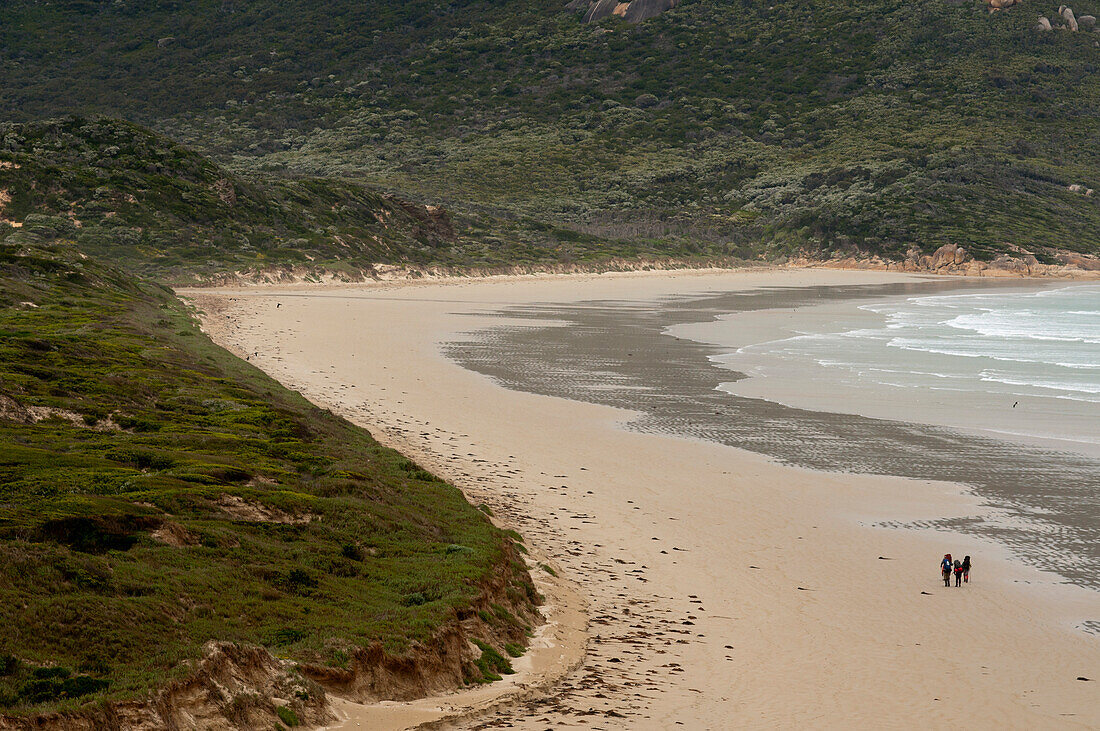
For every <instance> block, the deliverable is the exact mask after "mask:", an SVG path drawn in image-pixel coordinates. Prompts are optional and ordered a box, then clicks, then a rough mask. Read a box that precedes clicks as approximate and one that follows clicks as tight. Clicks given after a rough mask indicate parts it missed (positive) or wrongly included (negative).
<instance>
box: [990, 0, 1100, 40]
mask: <svg viewBox="0 0 1100 731" xmlns="http://www.w3.org/2000/svg"><path fill="white" fill-rule="evenodd" d="M990 2H991V3H993V2H1013V3H1015V2H1017V0H990ZM993 10H994V8H993V6H992V5H990V10H989V12H993ZM1057 19H1058V20H1060V21H1061V22H1060V23H1059V24H1058V25H1054V24H1053V23H1051V22H1050V19H1049V18H1047V17H1046V16H1039V22H1038V23H1036V24H1035V30H1038V31H1048V30H1055V29H1057V30H1068V31H1070V32H1071V33H1076V32H1077V31H1079V30H1084V31H1088V30H1093V29H1094V28H1095V29H1096V30H1097V31H1100V28H1096V16H1095V15H1082V16H1081V17H1080V18H1078V17H1077V16H1075V15H1074V14H1073V8H1070V7H1066V6H1065V5H1063V6H1061V7H1060V8H1058V15H1057Z"/></svg>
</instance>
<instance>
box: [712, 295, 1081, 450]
mask: <svg viewBox="0 0 1100 731" xmlns="http://www.w3.org/2000/svg"><path fill="white" fill-rule="evenodd" d="M858 309H859V310H862V311H864V312H865V313H868V316H867V317H856V318H842V320H843V323H842V324H840V325H839V326H838V327H836V328H835V329H833V330H829V329H828V328H825V331H823V332H822V331H820V330H819V331H817V332H813V333H799V334H796V335H793V336H791V337H786V338H783V339H780V340H773V341H770V342H765V343H758V344H754V345H748V346H744V347H741V348H740V349H738V351H737V352H736V353H730V354H729V355H728V356H722V357H719V358H717V359H716V360H718V361H720V362H722V363H724V364H725V365H727V366H728V367H730V368H733V369H734V370H740V371H743V372H748V373H750V374H751V375H752V376H753V378H751V379H750V381H752V382H751V383H750V382H738V383H736V384H729V386H728V387H727V388H726V390H729V391H731V392H734V393H741V394H748V395H753V396H757V397H763V398H772V397H773V394H774V397H775V398H777V399H779V398H781V399H782V400H783V401H784V402H791V403H795V404H799V403H801V404H804V405H810V406H812V407H816V408H825V409H838V410H851V411H854V412H856V413H864V414H877V415H886V414H889V415H891V416H893V417H894V418H901V419H906V418H909V416H908V414H909V413H910V412H911V413H912V417H911V418H914V419H918V420H919V419H921V418H925V419H937V418H939V416H940V415H941V414H942V415H943V418H944V419H945V422H944V423H949V422H951V421H952V419H955V420H957V421H958V422H959V423H960V424H964V423H965V424H966V425H969V426H976V427H979V428H987V429H989V430H990V431H993V430H1008V431H1012V432H1013V433H1028V434H1031V435H1033V436H1037V437H1051V436H1053V435H1054V434H1055V433H1056V434H1057V435H1058V437H1059V438H1066V439H1071V440H1075V441H1076V440H1078V439H1084V440H1088V441H1090V442H1091V441H1093V440H1094V438H1095V436H1096V435H1097V434H1100V409H1098V407H1097V405H1098V404H1100V285H1095V284H1085V285H1071V286H1066V287H1059V288H1056V289H1048V290H1041V291H1035V292H1023V293H1021V292H1019V291H1016V292H1008V291H1003V290H1000V291H992V292H982V293H978V294H954V295H951V294H949V295H935V296H919V297H909V298H896V299H892V300H888V301H884V302H876V303H872V304H866V305H862V306H861V307H859V308H858ZM805 366H810V367H811V368H813V369H816V370H811V371H809V373H811V374H812V375H811V376H810V379H811V380H812V383H813V385H812V386H810V387H804V386H800V385H799V384H798V382H797V381H796V382H795V384H794V386H793V387H792V385H791V382H790V380H789V378H790V377H795V378H798V376H794V374H796V373H798V370H797V368H798V367H805ZM802 377H803V378H804V377H805V376H802ZM876 388H893V389H898V388H901V389H903V390H904V391H905V392H907V393H910V394H915V395H914V397H913V401H912V403H911V404H909V406H906V404H904V403H901V402H900V401H896V400H895V399H893V398H892V397H891V396H889V395H888V394H885V393H883V394H878V395H876V393H877V392H876V391H875V389H876ZM792 389H793V390H792ZM943 391H951V392H954V393H958V394H960V398H959V399H958V400H956V401H954V402H952V404H951V405H950V410H951V411H953V412H958V411H959V409H962V410H963V411H964V412H966V413H965V414H964V415H963V416H962V417H959V416H958V414H957V413H956V415H955V416H951V415H950V414H948V413H947V411H946V409H947V405H946V404H942V403H941V402H940V401H937V400H936V399H934V398H931V395H932V394H933V393H935V392H943ZM921 393H925V394H928V395H929V399H923V398H922V397H920V396H919V394H921ZM895 394H896V392H895ZM874 399H878V403H879V404H889V406H888V407H887V406H875V404H873V403H872V401H873V400H874ZM1006 400H1007V408H1009V411H1010V413H1007V414H1006V413H1005V411H1004V410H1003V408H1005V406H1004V405H1005V404H1006ZM1017 400H1018V401H1019V402H1020V406H1021V408H1019V409H1015V408H1014V403H1015V402H1016V401H1017ZM1044 403H1045V404H1046V405H1044ZM1073 403H1075V404H1077V406H1073V407H1071V406H1070V404H1073ZM932 404H940V405H939V406H933V405H932ZM1059 404H1062V405H1063V406H1059ZM987 405H988V406H987ZM989 406H993V407H995V409H994V411H996V415H995V416H994V415H992V412H991V415H990V416H989V417H988V418H986V417H985V416H984V415H983V413H982V412H983V411H985V410H989ZM876 408H877V409H879V410H878V411H875V409H876ZM932 409H936V411H932ZM1029 430H1033V431H1029Z"/></svg>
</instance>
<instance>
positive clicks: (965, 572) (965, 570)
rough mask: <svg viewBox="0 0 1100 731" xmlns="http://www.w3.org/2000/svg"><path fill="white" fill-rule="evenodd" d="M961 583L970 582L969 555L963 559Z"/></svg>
mask: <svg viewBox="0 0 1100 731" xmlns="http://www.w3.org/2000/svg"><path fill="white" fill-rule="evenodd" d="M963 583H964V584H969V583H970V556H967V557H966V558H964V559H963Z"/></svg>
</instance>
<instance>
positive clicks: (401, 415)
mask: <svg viewBox="0 0 1100 731" xmlns="http://www.w3.org/2000/svg"><path fill="white" fill-rule="evenodd" d="M919 281H921V280H919V279H918V278H915V277H903V276H899V275H892V274H886V273H866V272H836V271H821V270H812V271H789V270H785V271H776V272H744V273H709V274H707V273H698V272H690V273H682V274H676V275H670V274H668V273H662V274H660V275H650V276H644V275H633V276H598V277H597V276H589V277H569V278H564V277H552V278H541V279H538V278H522V279H514V280H500V281H481V282H460V283H452V284H446V285H445V284H429V285H422V286H400V287H396V286H390V287H361V288H337V287H327V288H323V289H320V288H318V289H310V288H301V287H299V288H295V289H292V290H274V289H253V290H241V291H237V292H229V291H224V292H222V293H221V294H220V295H218V296H217V301H215V300H211V299H208V298H209V297H210V296H211V293H210V292H209V291H206V292H204V293H202V297H200V299H199V300H197V302H198V304H199V305H200V306H202V307H204V309H206V311H207V314H208V317H207V323H208V329H209V330H210V332H211V333H212V335H214V336H215V338H216V339H217V340H218V341H219V342H221V343H223V344H225V345H227V346H228V347H230V348H231V349H233V350H234V351H236V352H238V353H239V354H242V355H245V354H247V355H248V356H249V357H250V360H252V362H254V363H256V364H257V365H259V366H260V367H262V368H264V369H265V370H267V371H268V372H269V373H271V374H272V375H274V376H275V377H277V378H279V380H281V381H282V382H283V383H286V384H287V385H289V386H291V387H293V388H297V389H299V390H301V391H302V392H303V394H305V395H306V396H307V397H309V398H310V399H312V400H314V401H316V402H318V403H321V404H323V405H328V406H330V407H331V408H333V410H334V411H337V412H338V413H342V414H344V415H346V416H348V417H349V418H351V419H352V420H353V421H356V422H357V423H360V424H362V425H364V426H366V427H367V428H369V429H371V430H372V432H374V433H375V434H376V436H378V437H379V438H380V439H382V440H383V441H385V442H386V443H388V444H391V445H392V446H395V447H397V448H399V449H402V450H404V451H406V452H408V453H410V454H411V455H413V456H415V457H417V458H418V459H420V461H422V462H424V463H425V464H426V466H428V467H430V468H432V469H433V470H435V471H436V472H438V473H439V474H441V475H442V476H444V477H446V478H448V479H450V480H452V481H453V482H454V483H455V484H457V485H459V486H460V487H461V488H463V490H465V491H466V492H467V494H468V495H469V496H470V499H471V500H472V501H474V502H475V503H481V502H484V503H486V504H488V505H489V506H490V507H491V508H492V509H493V510H494V512H495V513H497V514H498V515H499V516H501V518H502V520H504V521H505V522H507V523H508V524H510V525H513V526H515V527H516V528H517V529H518V530H520V531H521V532H522V533H523V534H524V536H525V538H526V540H527V541H528V543H529V544H532V545H534V546H537V547H538V548H539V549H540V550H542V551H544V552H545V554H546V556H547V560H548V561H550V562H552V563H553V564H554V565H556V566H557V567H559V569H560V570H561V573H562V574H563V575H564V576H565V577H566V578H569V579H572V580H573V581H574V582H575V583H576V584H577V585H578V586H579V588H580V591H581V593H582V594H583V595H585V596H586V597H587V600H588V614H589V647H588V649H589V652H588V655H587V657H586V659H585V661H584V663H583V665H582V666H581V667H580V668H579V669H578V670H576V671H575V672H573V673H572V674H570V675H569V676H568V677H567V678H566V679H565V680H564V681H563V682H562V683H561V684H559V686H558V687H557V688H556V689H555V690H554V691H553V692H551V693H545V692H539V693H536V694H535V695H533V696H529V697H527V698H526V699H524V700H521V701H519V702H518V703H515V704H513V705H511V706H509V707H508V708H506V709H503V710H499V711H495V712H493V713H490V714H489V715H488V716H481V717H479V718H478V719H477V720H472V721H470V722H469V723H468V725H470V726H474V727H484V726H502V725H506V724H511V725H512V726H513V727H519V728H547V727H570V726H571V727H576V728H672V727H675V726H676V725H677V724H682V725H683V726H684V727H686V728H731V727H746V726H747V727H773V726H776V725H779V726H788V727H791V726H799V727H801V726H807V725H812V726H841V725H851V724H859V725H861V726H876V727H877V726H914V725H919V726H932V727H946V726H952V727H957V726H965V727H975V728H982V727H985V728H992V727H1006V726H1007V727H1037V726H1038V727H1059V726H1065V727H1090V726H1091V727H1095V726H1096V725H1098V724H1100V682H1094V681H1078V680H1077V679H1076V678H1077V677H1078V676H1084V677H1089V678H1097V677H1098V676H1100V645H1098V640H1097V638H1096V637H1094V636H1090V635H1086V634H1084V633H1082V632H1080V631H1079V630H1076V629H1074V626H1075V625H1076V624H1078V623H1079V621H1080V620H1081V618H1082V617H1087V616H1089V615H1090V613H1095V608H1096V595H1095V593H1094V592H1091V591H1087V590H1084V589H1078V588H1074V587H1069V586H1064V585H1058V584H1048V583H1044V584H1043V591H1037V590H1036V585H1035V584H1034V583H1026V582H1034V581H1036V579H1037V573H1036V572H1035V570H1034V569H1032V568H1030V567H1028V566H1025V565H1022V564H1021V563H1019V562H1017V561H1014V560H1010V557H1009V556H1008V554H1007V552H1006V551H1005V550H1004V549H1001V548H998V547H997V546H996V545H994V544H992V543H990V542H989V541H988V540H987V539H984V538H982V537H980V536H975V535H963V534H949V533H945V532H936V533H933V532H931V531H926V532H921V531H911V530H897V529H889V528H886V527H882V526H883V525H884V524H887V523H891V524H897V523H910V524H920V523H921V522H922V521H940V520H944V519H960V520H962V519H966V518H968V517H970V516H974V515H977V514H981V513H982V512H983V511H984V510H985V509H984V508H983V507H982V506H981V505H980V502H981V500H980V499H979V498H978V497H977V496H976V495H974V494H969V493H967V492H966V491H965V490H963V489H962V488H961V487H960V486H959V485H957V484H955V483H952V482H947V481H937V480H932V479H925V478H921V479H905V478H897V477H888V476H881V475H853V474H844V473H836V472H821V471H813V470H810V469H806V468H804V467H798V466H792V465H790V464H780V463H779V462H778V461H776V460H775V459H773V458H771V457H769V456H767V455H766V454H763V453H756V452H752V451H748V450H745V449H738V448H732V447H729V446H725V445H723V444H719V443H715V442H712V441H707V440H706V439H707V438H708V435H707V434H698V435H695V436H696V437H697V438H685V437H682V436H675V435H674V434H673V433H657V431H658V430H647V431H642V430H639V428H638V423H639V422H638V419H639V418H641V419H644V418H645V415H644V414H639V413H638V412H635V411H631V410H627V409H624V408H615V407H611V406H607V405H601V404H597V403H583V402H578V401H573V400H567V399H564V398H557V397H554V396H548V395H541V394H535V393H528V392H521V391H516V390H508V389H505V388H503V387H502V386H500V385H498V383H497V382H495V381H494V380H493V379H492V378H490V377H488V376H486V375H483V374H478V373H475V372H472V371H471V370H468V369H465V368H462V367H460V366H458V365H457V364H456V363H455V362H453V361H452V360H449V359H448V358H446V357H445V356H444V354H443V352H442V345H441V344H443V343H453V342H455V341H456V340H465V341H467V342H473V341H476V338H473V339H471V338H469V337H467V336H464V335H463V333H468V332H470V331H474V330H478V329H483V328H487V327H496V326H500V325H502V324H508V325H514V326H515V327H517V328H530V327H531V325H532V324H535V325H537V326H541V325H542V324H544V323H545V322H546V320H544V319H543V320H537V321H536V322H534V323H533V322H532V320H530V319H526V318H519V319H505V318H503V317H501V316H500V315H498V314H494V313H496V312H498V311H499V310H500V309H502V308H504V307H508V306H518V305H530V304H533V303H553V305H552V306H549V307H548V308H547V313H546V314H545V317H551V316H552V315H551V314H550V310H552V309H553V308H555V307H558V308H560V306H561V305H562V303H576V302H590V301H593V300H618V301H623V300H625V301H633V302H636V303H639V304H638V306H637V307H636V308H635V309H636V310H637V311H639V312H643V313H644V312H646V311H647V310H652V309H653V308H652V306H651V305H648V304H643V303H646V302H649V301H652V300H654V299H656V298H661V297H667V296H672V295H685V294H690V293H706V292H715V291H719V290H722V291H746V292H747V291H749V290H752V289H753V288H759V287H773V286H779V287H805V286H828V287H832V286H852V285H860V286H864V285H877V284H892V283H897V282H919ZM776 296H779V295H776ZM277 303H278V304H279V305H281V306H279V307H276V304H277ZM627 352H630V351H627ZM651 355H652V354H651ZM574 356H575V354H570V353H569V352H568V350H567V349H561V350H558V351H555V352H554V353H550V354H543V355H542V356H540V359H541V360H542V362H551V363H553V362H557V361H568V359H569V358H571V357H574ZM632 357H635V356H629V355H628V356H624V359H625V358H632ZM647 357H649V356H647ZM538 360H539V359H534V360H532V362H531V365H530V366H529V367H531V368H534V367H535V366H534V363H535V362H536V361H538ZM567 365H568V364H567ZM563 370H564V371H567V372H571V373H577V372H579V371H578V369H577V368H572V370H570V369H569V368H564V369H563ZM589 372H592V369H589ZM619 375H621V373H619V374H618V375H616V372H615V371H614V370H611V371H609V372H606V373H603V374H602V376H601V374H600V373H595V375H594V376H593V380H594V382H593V383H591V384H587V385H586V388H589V389H592V388H597V387H600V386H601V385H606V383H607V382H608V379H612V380H615V379H618V376H619ZM497 377H498V378H499V377H500V376H499V374H498V375H497ZM601 378H602V379H603V380H602V383H601ZM727 380H728V378H727ZM615 382H616V383H617V390H618V391H622V388H621V387H622V386H623V385H624V383H623V382H621V380H615ZM625 385H627V386H631V385H633V386H637V387H638V389H644V388H645V385H644V384H630V383H626V384H625ZM639 393H641V391H639ZM624 425H625V426H626V427H627V428H624ZM974 469H975V470H980V469H982V465H980V464H979V465H975V466H974ZM948 550H950V551H951V552H952V553H957V554H960V555H961V554H964V553H970V554H971V555H973V556H974V557H975V564H976V569H975V573H974V578H973V583H972V584H971V585H970V586H968V587H966V588H964V589H953V588H952V589H950V590H948V589H945V588H944V587H943V584H942V582H941V581H940V580H939V575H938V572H937V569H936V565H937V563H938V559H939V557H940V556H941V555H942V554H943V553H944V552H945V551H948ZM451 698H452V700H450V701H449V703H451V704H455V703H461V702H462V701H461V698H460V696H453V697H451ZM353 723H354V722H353ZM348 727H354V726H353V725H349V726H348ZM364 727H365V726H364Z"/></svg>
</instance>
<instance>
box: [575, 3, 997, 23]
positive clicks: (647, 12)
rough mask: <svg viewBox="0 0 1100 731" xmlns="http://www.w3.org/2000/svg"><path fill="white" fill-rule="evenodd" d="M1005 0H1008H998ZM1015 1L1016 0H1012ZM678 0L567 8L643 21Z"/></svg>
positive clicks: (593, 17)
mask: <svg viewBox="0 0 1100 731" xmlns="http://www.w3.org/2000/svg"><path fill="white" fill-rule="evenodd" d="M996 1H997V2H1003V1H1006V0H996ZM1012 1H1013V2H1015V1H1016V0H1012ZM676 2H677V0H629V1H628V2H623V1H622V0H570V2H569V4H568V5H566V6H565V8H566V10H573V11H581V10H583V11H584V22H585V23H595V22H598V21H601V20H603V19H604V18H606V17H608V16H611V15H618V16H620V17H621V18H623V19H624V20H625V21H627V22H628V23H641V22H642V21H643V20H648V19H650V18H653V17H656V16H658V15H660V14H661V13H663V12H665V11H666V10H671V9H672V8H674V7H676Z"/></svg>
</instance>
